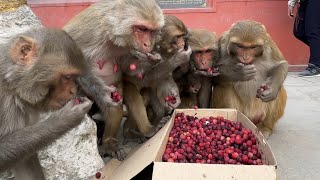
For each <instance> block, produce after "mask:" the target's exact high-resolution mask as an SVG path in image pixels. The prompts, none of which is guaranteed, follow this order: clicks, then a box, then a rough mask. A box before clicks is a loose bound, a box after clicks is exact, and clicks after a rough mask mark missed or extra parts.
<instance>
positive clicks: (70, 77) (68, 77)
mask: <svg viewBox="0 0 320 180" xmlns="http://www.w3.org/2000/svg"><path fill="white" fill-rule="evenodd" d="M73 78H74V76H73V75H63V76H62V81H63V82H68V81H70V80H73Z"/></svg>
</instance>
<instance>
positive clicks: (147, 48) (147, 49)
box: [142, 43, 152, 53]
mask: <svg viewBox="0 0 320 180" xmlns="http://www.w3.org/2000/svg"><path fill="white" fill-rule="evenodd" d="M151 50H152V49H151V45H150V44H149V43H143V47H142V51H143V53H149V52H151Z"/></svg>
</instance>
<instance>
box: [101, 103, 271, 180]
mask: <svg viewBox="0 0 320 180" xmlns="http://www.w3.org/2000/svg"><path fill="white" fill-rule="evenodd" d="M179 112H184V113H185V114H186V115H195V114H196V113H197V114H196V116H197V117H199V118H200V117H209V116H223V117H224V118H226V119H229V120H232V121H239V122H241V123H242V125H243V126H244V127H245V128H249V129H251V130H252V132H253V133H254V134H255V136H256V138H257V145H258V149H259V151H260V153H261V156H262V161H263V163H264V164H265V165H226V164H197V163H171V162H162V155H163V153H164V151H165V147H166V144H167V141H168V136H169V132H170V130H171V128H172V127H173V120H172V119H174V117H175V115H176V113H179ZM276 167H277V163H276V160H275V158H274V155H273V153H272V151H271V148H270V146H269V144H268V142H267V141H266V140H265V139H264V137H263V135H262V134H261V133H260V132H259V130H258V129H257V128H256V126H255V125H254V124H253V123H252V122H251V121H250V120H249V119H248V118H247V117H246V116H245V115H243V114H242V113H241V112H239V111H237V110H235V109H197V110H195V109H176V110H175V111H174V112H173V115H172V117H171V120H170V121H169V122H168V123H167V124H166V125H165V126H164V127H163V128H162V129H161V130H160V131H159V132H158V133H157V134H156V135H155V136H154V137H152V138H151V139H149V140H148V141H147V142H145V143H143V144H141V145H138V146H137V147H135V148H134V150H132V151H131V153H130V154H129V155H128V157H127V158H126V159H125V160H124V161H122V162H120V161H118V160H116V159H112V160H111V161H109V162H108V163H107V164H106V165H105V166H104V167H103V169H102V170H101V173H102V176H103V177H104V179H109V180H129V179H143V180H146V179H148V178H147V176H149V177H151V176H152V179H153V180H171V179H172V180H188V179H190V180H200V179H226V180H231V179H237V180H240V179H241V180H242V179H243V180H257V179H259V180H264V179H265V180H271V179H277V177H276Z"/></svg>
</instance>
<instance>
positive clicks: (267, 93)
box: [257, 83, 278, 102]
mask: <svg viewBox="0 0 320 180" xmlns="http://www.w3.org/2000/svg"><path fill="white" fill-rule="evenodd" d="M277 95H278V92H277V91H275V90H274V88H272V86H270V85H268V84H267V83H263V84H261V86H260V88H259V89H258V90H257V97H258V98H260V99H261V100H262V101H263V102H269V101H272V100H274V99H275V98H276V97H277Z"/></svg>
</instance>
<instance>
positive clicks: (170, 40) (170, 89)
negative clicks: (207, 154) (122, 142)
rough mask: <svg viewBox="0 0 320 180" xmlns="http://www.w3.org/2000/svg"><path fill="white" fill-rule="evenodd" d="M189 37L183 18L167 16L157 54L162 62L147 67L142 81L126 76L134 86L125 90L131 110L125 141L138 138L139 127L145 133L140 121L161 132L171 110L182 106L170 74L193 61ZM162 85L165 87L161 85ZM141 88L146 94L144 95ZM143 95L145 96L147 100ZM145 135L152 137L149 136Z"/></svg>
mask: <svg viewBox="0 0 320 180" xmlns="http://www.w3.org/2000/svg"><path fill="white" fill-rule="evenodd" d="M187 35H188V30H187V28H186V27H185V26H184V24H183V22H182V21H181V20H180V19H178V18H177V17H175V16H168V15H167V16H165V24H164V26H163V27H162V28H161V37H160V41H159V42H158V43H157V45H158V48H157V49H155V51H156V52H158V53H160V54H161V59H162V60H161V61H160V62H159V63H157V64H156V65H154V66H153V67H152V68H151V69H149V68H145V69H144V72H145V73H144V74H143V78H142V79H138V78H136V77H134V76H131V77H130V76H129V77H128V76H126V78H125V79H126V81H129V82H130V83H131V85H129V83H126V86H125V87H124V102H125V104H126V105H127V106H128V111H129V113H128V119H127V121H126V123H125V124H124V136H125V139H135V138H132V137H134V136H135V135H134V134H131V133H130V132H131V131H132V129H136V127H137V129H138V131H141V127H139V121H141V120H142V119H146V120H148V121H152V122H153V125H154V126H157V127H158V128H157V130H158V129H159V127H161V124H160V126H158V125H159V124H158V123H159V122H160V120H161V119H162V118H163V117H164V116H165V113H166V112H167V111H168V109H171V108H176V107H177V106H178V105H179V104H180V97H179V92H178V88H176V84H175V82H174V81H173V80H172V77H171V75H170V74H171V73H172V71H174V70H175V69H177V68H179V67H180V66H181V65H182V64H185V63H188V62H189V57H190V54H191V48H190V47H189V46H188V45H187V43H186V40H187ZM139 56H140V55H139ZM140 58H141V56H140ZM140 62H143V61H140ZM127 67H128V66H127ZM136 67H137V70H139V69H138V67H141V66H140V64H139V65H136ZM160 84H162V85H163V86H160ZM141 88H142V90H141V91H142V92H140V89H141ZM141 94H143V97H142V96H141ZM168 96H170V97H171V96H174V97H171V100H170V101H165V99H166V98H167V97H168ZM129 98H130V100H129ZM174 99H176V100H174ZM151 102H152V103H151ZM173 102H175V103H173ZM156 104H157V105H156ZM146 107H147V109H148V113H147V111H146ZM151 107H152V108H151ZM146 120H145V121H146ZM134 122H137V124H136V125H135V123H134ZM141 122H142V121H141ZM140 124H141V123H140ZM135 134H136V133H135ZM145 135H147V137H150V135H148V134H145ZM129 137H130V138H129Z"/></svg>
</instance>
